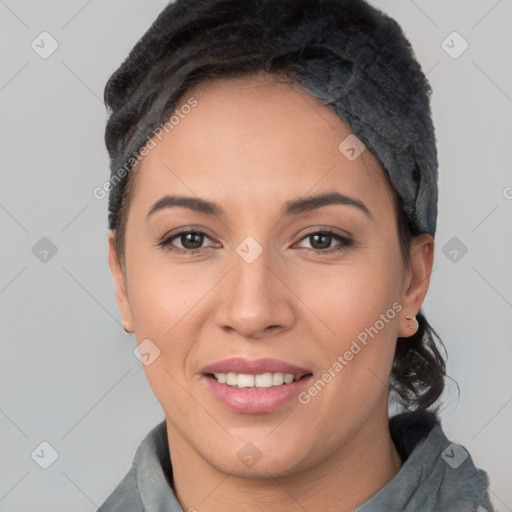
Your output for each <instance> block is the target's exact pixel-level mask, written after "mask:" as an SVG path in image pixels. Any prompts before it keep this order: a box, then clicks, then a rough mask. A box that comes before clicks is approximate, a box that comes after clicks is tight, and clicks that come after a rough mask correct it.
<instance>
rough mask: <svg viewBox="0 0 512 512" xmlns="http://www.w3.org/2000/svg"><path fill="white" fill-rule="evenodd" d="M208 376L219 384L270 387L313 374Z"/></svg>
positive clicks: (259, 387) (213, 374)
mask: <svg viewBox="0 0 512 512" xmlns="http://www.w3.org/2000/svg"><path fill="white" fill-rule="evenodd" d="M205 375H206V377H209V378H211V379H214V380H216V381H217V382H218V383H219V384H226V386H230V387H233V388H237V389H243V388H247V389H268V388H276V387H281V386H286V385H288V384H292V383H293V382H298V381H299V380H301V379H304V378H305V377H308V376H310V375H312V374H311V373H301V374H297V375H294V374H293V373H283V372H266V373H258V374H250V373H235V372H227V373H208V374H205Z"/></svg>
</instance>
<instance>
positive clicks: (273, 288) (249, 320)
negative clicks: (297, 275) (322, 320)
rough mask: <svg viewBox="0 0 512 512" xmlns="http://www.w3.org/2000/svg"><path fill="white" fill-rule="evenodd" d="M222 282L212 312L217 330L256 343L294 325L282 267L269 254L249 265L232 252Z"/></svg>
mask: <svg viewBox="0 0 512 512" xmlns="http://www.w3.org/2000/svg"><path fill="white" fill-rule="evenodd" d="M230 267H231V271H230V272H229V273H228V275H227V276H226V279H224V280H223V284H222V290H220V291H221V296H222V297H223V298H222V301H221V304H220V306H219V308H218V309H217V312H216V320H217V324H218V325H219V327H221V328H222V329H223V330H225V331H227V332H231V333H233V332H236V333H237V334H238V335H239V336H240V337H243V338H246V339H254V340H256V339H260V338H263V337H265V336H269V335H270V334H271V333H272V334H273V335H275V334H277V333H279V332H282V331H285V330H287V329H290V328H291V327H292V325H293V323H294V321H295V313H294V307H293V293H292V291H291V288H290V284H288V283H286V281H287V278H286V275H285V274H286V272H285V269H284V267H283V265H278V264H277V262H276V260H275V259H274V258H272V255H271V253H270V251H269V250H265V249H264V250H263V252H262V253H261V254H260V255H259V256H258V257H257V258H256V259H255V260H254V261H252V262H248V261H246V260H245V259H244V258H243V257H241V256H240V255H239V254H238V253H237V252H236V251H235V252H234V253H233V256H232V258H231V260H230Z"/></svg>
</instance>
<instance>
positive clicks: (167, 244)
mask: <svg viewBox="0 0 512 512" xmlns="http://www.w3.org/2000/svg"><path fill="white" fill-rule="evenodd" d="M190 233H193V234H195V235H204V236H205V237H206V238H210V237H209V236H208V235H207V234H206V233H204V232H203V231H196V230H184V231H180V232H179V233H175V234H174V235H172V236H171V237H169V238H166V239H165V240H162V241H161V242H160V243H159V244H158V246H159V247H163V248H164V249H166V250H168V251H172V252H175V253H178V254H186V255H193V254H197V253H200V252H204V250H205V249H212V248H213V247H203V248H200V249H180V248H179V247H173V246H172V245H171V242H172V241H173V240H175V239H176V238H179V237H180V236H182V235H187V234H190ZM313 235H327V236H329V237H332V238H334V239H336V240H337V241H338V242H341V243H340V245H339V246H337V247H334V248H332V249H310V248H308V247H301V249H303V250H306V251H308V252H309V251H313V252H314V253H316V254H326V253H327V254H330V253H334V252H338V251H343V250H345V249H346V248H347V247H350V246H352V245H353V240H352V239H351V238H348V237H345V236H341V235H339V234H338V233H335V232H334V231H332V230H330V229H323V230H317V231H311V232H309V233H306V234H305V235H304V236H303V237H302V238H301V239H300V241H302V240H304V239H306V238H308V237H310V236H313Z"/></svg>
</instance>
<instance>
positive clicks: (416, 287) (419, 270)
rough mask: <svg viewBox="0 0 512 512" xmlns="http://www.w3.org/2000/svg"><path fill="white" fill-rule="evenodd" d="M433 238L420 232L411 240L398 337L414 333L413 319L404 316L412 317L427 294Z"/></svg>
mask: <svg viewBox="0 0 512 512" xmlns="http://www.w3.org/2000/svg"><path fill="white" fill-rule="evenodd" d="M434 246H435V242H434V238H433V237H432V236H431V235H429V234H428V233H422V234H421V235H418V236H416V237H414V238H413V239H412V240H411V267H410V270H409V273H408V275H407V278H406V279H405V281H404V288H403V293H402V299H401V301H400V304H402V312H401V318H400V325H399V328H398V336H399V337H404V338H405V337H408V336H411V335H412V334H414V332H416V331H414V330H411V329H410V326H411V324H412V325H415V324H414V321H413V320H407V319H406V318H405V317H406V315H407V316H410V317H414V316H415V315H417V314H418V313H419V312H420V309H421V306H422V304H423V301H424V299H425V296H426V295H427V291H428V287H429V284H430V274H431V273H432V265H433V262H434Z"/></svg>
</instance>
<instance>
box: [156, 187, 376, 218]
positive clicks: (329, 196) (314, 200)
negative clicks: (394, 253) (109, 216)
mask: <svg viewBox="0 0 512 512" xmlns="http://www.w3.org/2000/svg"><path fill="white" fill-rule="evenodd" d="M332 204H340V205H347V206H353V207H355V208H357V209H359V210H360V211H362V212H363V213H364V214H365V215H367V216H368V217H370V218H371V219H373V217H372V214H371V213H370V210H369V209H368V207H367V206H366V205H365V204H364V203H363V202H362V201H360V200H359V199H356V198H354V197H350V196H347V195H344V194H340V193H339V192H329V193H324V194H319V195H316V196H307V197H304V198H299V199H294V200H291V201H287V202H286V203H285V206H284V208H283V210H282V212H281V216H282V217H286V216H290V215H297V214H299V213H304V212H310V211H313V210H316V209H318V208H322V207H324V206H329V205H332ZM175 206H181V207H182V208H188V209H189V210H192V211H195V212H198V213H202V214H205V215H211V216H213V215H216V216H224V215H225V211H224V210H223V209H222V208H221V207H220V206H219V205H218V204H217V203H214V202H212V201H207V200H205V199H199V198H197V197H185V196H175V195H166V196H163V197H162V198H161V199H159V200H158V201H157V202H156V203H155V204H154V205H153V206H152V207H151V209H150V211H149V213H148V217H150V216H151V215H153V214H154V213H156V212H157V211H159V210H163V209H164V208H172V207H175Z"/></svg>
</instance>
